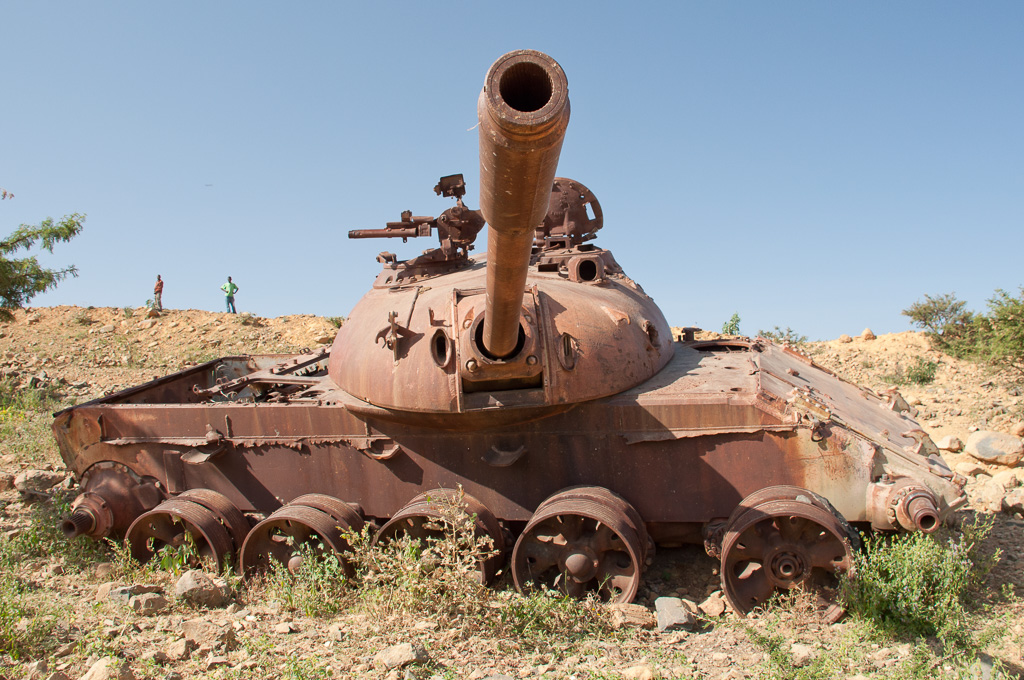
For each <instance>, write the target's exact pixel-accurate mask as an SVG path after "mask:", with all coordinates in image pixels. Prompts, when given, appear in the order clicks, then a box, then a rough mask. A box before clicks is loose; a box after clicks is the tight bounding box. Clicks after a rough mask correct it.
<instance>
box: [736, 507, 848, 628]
mask: <svg viewBox="0 0 1024 680" xmlns="http://www.w3.org/2000/svg"><path fill="white" fill-rule="evenodd" d="M825 502H826V503H827V501H825ZM850 533H851V530H850V528H849V525H848V524H847V523H846V521H845V520H843V519H842V517H841V516H840V515H839V513H837V512H836V511H835V510H833V509H832V508H831V505H829V506H828V507H827V508H825V507H821V506H820V505H819V504H818V503H817V502H812V501H811V500H810V499H809V498H808V499H807V500H790V499H781V500H766V501H763V502H761V503H758V504H757V505H755V506H754V507H751V508H748V509H746V510H745V511H744V512H742V513H740V514H739V515H738V516H737V517H735V518H734V520H732V521H730V522H729V525H728V526H727V527H726V529H725V536H724V538H723V540H722V590H724V591H725V597H726V599H727V600H728V601H729V604H730V605H732V608H733V609H734V610H735V611H736V612H737V613H738V614H740V615H745V614H747V613H749V612H750V611H751V610H753V609H754V608H756V607H759V606H761V605H763V604H765V603H766V602H767V601H768V599H769V598H770V597H771V596H772V595H773V594H774V593H776V592H782V591H785V590H791V589H795V588H800V589H804V590H808V591H810V592H811V593H813V594H814V596H815V599H816V600H817V603H818V606H819V608H820V609H821V611H822V613H823V615H824V617H825V618H826V619H827V620H828V621H830V622H835V621H838V620H839V618H840V617H841V616H842V615H843V608H842V606H841V605H840V604H839V603H838V602H837V595H838V591H839V575H840V574H842V573H844V572H849V571H851V570H852V569H853V543H854V542H853V540H851V535H850Z"/></svg>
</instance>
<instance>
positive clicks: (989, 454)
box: [965, 430, 1024, 467]
mask: <svg viewBox="0 0 1024 680" xmlns="http://www.w3.org/2000/svg"><path fill="white" fill-rule="evenodd" d="M965 451H967V454H968V455H970V456H971V457H972V458H975V459H977V460H980V461H984V462H986V463H996V464H998V465H1006V466H1007V467H1014V466H1016V465H1018V464H1019V463H1020V461H1021V458H1024V443H1021V440H1020V438H1019V437H1014V436H1013V435H1010V434H1003V433H1002V432H993V431H991V430H978V431H977V432H973V433H972V434H971V436H970V437H968V438H967V446H966V447H965Z"/></svg>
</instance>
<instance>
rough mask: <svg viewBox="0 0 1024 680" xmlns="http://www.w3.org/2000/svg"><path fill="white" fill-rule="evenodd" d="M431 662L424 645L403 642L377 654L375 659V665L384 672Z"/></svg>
mask: <svg viewBox="0 0 1024 680" xmlns="http://www.w3.org/2000/svg"><path fill="white" fill-rule="evenodd" d="M429 660H430V655H428V654H427V650H426V649H424V647H423V645H421V644H420V643H418V642H414V643H409V642H403V643H402V644H398V645H392V646H390V647H388V648H387V649H382V650H381V651H379V652H377V654H376V656H374V657H373V665H374V666H376V667H377V668H383V669H384V670H391V669H393V668H402V667H404V666H408V665H409V664H411V663H426V662H427V661H429Z"/></svg>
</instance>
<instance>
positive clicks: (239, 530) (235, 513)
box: [178, 489, 249, 554]
mask: <svg viewBox="0 0 1024 680" xmlns="http://www.w3.org/2000/svg"><path fill="white" fill-rule="evenodd" d="M178 499H179V500H189V501H192V502H193V503H197V504H199V505H201V506H203V507H204V508H206V509H207V510H209V511H210V512H212V513H213V514H214V515H216V516H217V519H218V520H220V522H221V524H223V525H224V528H226V529H227V530H228V533H229V534H231V542H232V543H234V552H235V553H236V554H237V553H238V551H239V550H241V549H242V543H243V542H244V541H245V535H246V534H248V533H249V520H247V519H246V518H245V515H243V514H242V511H241V510H239V509H238V508H236V507H235V505H234V503H232V502H231V501H229V500H228V497H227V496H225V495H224V494H222V493H218V492H216V491H213V490H212V489H189V490H188V491H185V492H184V493H182V494H181V495H179V496H178Z"/></svg>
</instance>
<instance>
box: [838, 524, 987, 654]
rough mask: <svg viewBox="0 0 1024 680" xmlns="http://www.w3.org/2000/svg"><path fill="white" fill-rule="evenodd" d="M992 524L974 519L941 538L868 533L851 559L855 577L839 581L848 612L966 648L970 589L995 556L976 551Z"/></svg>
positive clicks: (896, 629)
mask: <svg viewBox="0 0 1024 680" xmlns="http://www.w3.org/2000/svg"><path fill="white" fill-rule="evenodd" d="M991 528H992V523H991V521H990V520H989V521H987V522H986V521H983V520H975V522H974V523H972V524H966V523H965V524H964V525H963V527H962V531H961V533H960V534H959V536H955V535H946V536H945V540H943V539H942V538H940V537H939V534H935V535H931V534H923V533H919V532H915V533H911V534H905V535H896V536H882V535H876V536H872V537H868V538H867V540H866V541H865V549H864V552H862V553H858V554H856V555H855V558H854V567H855V574H856V575H855V576H854V577H851V578H849V579H846V580H845V581H844V582H843V599H844V602H845V605H846V607H847V610H848V611H850V612H852V613H854V614H855V615H857V616H860V617H862V618H865V619H868V620H870V621H872V622H874V623H875V624H876V625H878V626H879V627H880V628H882V629H883V630H887V631H890V632H893V633H905V634H911V635H915V636H916V635H937V636H938V637H939V638H940V639H941V640H942V641H943V642H945V643H947V644H952V645H954V646H965V647H969V646H970V645H971V644H972V640H971V639H970V627H969V626H967V625H965V621H966V620H967V619H968V618H969V616H970V610H971V609H972V608H974V606H975V605H976V604H977V603H976V601H975V598H974V595H975V591H976V589H977V587H978V586H979V585H980V584H981V583H982V581H983V579H984V577H985V575H986V574H987V573H988V571H989V570H990V569H991V568H992V566H993V565H994V564H995V562H996V561H998V559H999V554H998V552H997V553H995V554H990V555H985V554H983V553H982V551H981V543H982V541H983V540H984V539H985V537H986V536H987V535H988V533H989V531H990V530H991Z"/></svg>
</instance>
